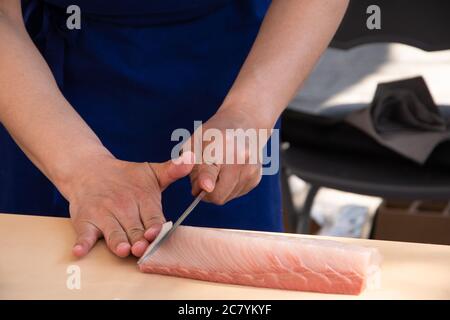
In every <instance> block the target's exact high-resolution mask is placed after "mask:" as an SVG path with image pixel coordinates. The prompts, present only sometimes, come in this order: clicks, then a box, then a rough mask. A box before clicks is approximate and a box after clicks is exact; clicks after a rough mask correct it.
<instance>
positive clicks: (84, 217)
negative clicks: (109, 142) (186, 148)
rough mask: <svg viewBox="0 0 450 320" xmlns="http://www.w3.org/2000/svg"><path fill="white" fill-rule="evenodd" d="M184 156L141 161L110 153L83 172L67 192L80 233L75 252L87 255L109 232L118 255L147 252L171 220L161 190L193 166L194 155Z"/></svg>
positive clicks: (71, 210)
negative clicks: (148, 161) (162, 200)
mask: <svg viewBox="0 0 450 320" xmlns="http://www.w3.org/2000/svg"><path fill="white" fill-rule="evenodd" d="M180 160H181V161H180V162H174V161H172V160H169V161H167V162H164V163H145V162H144V163H135V162H126V161H120V160H117V159H115V158H113V157H107V158H105V159H102V160H101V161H100V162H99V163H97V164H96V165H92V166H91V167H90V168H86V169H85V170H83V171H84V173H83V174H81V175H80V176H79V177H77V179H76V183H75V184H74V185H72V186H70V189H69V190H70V192H68V193H67V198H68V200H69V203H70V216H71V219H72V223H73V225H74V228H75V231H76V233H77V241H76V244H75V245H74V247H73V254H74V255H75V256H77V257H82V256H85V255H86V254H87V253H88V252H89V251H90V250H91V248H92V247H93V246H94V245H95V243H96V242H97V240H98V239H99V238H100V237H102V236H103V237H104V238H105V240H106V244H107V246H108V248H109V249H110V250H111V251H112V252H113V253H114V254H116V255H117V256H119V257H126V256H128V255H129V254H130V252H131V253H132V254H133V255H135V256H137V257H140V256H142V254H143V253H144V252H145V250H146V248H147V246H148V245H149V243H150V242H151V241H153V240H154V238H155V237H156V236H157V234H158V233H159V231H160V229H161V225H162V224H163V223H164V222H165V218H164V215H163V212H162V207H161V192H162V191H163V190H164V189H165V188H166V187H167V186H169V185H170V184H171V183H173V182H174V181H176V180H178V179H180V178H182V177H184V176H186V175H188V174H189V173H190V172H191V170H192V167H193V164H192V163H193V154H192V153H186V154H183V156H182V158H181V159H180Z"/></svg>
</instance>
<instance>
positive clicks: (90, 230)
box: [72, 221, 102, 258]
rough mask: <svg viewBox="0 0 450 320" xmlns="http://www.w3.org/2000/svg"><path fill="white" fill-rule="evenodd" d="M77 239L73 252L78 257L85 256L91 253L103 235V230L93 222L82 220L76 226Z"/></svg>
mask: <svg viewBox="0 0 450 320" xmlns="http://www.w3.org/2000/svg"><path fill="white" fill-rule="evenodd" d="M75 231H76V233H77V240H76V242H75V245H74V246H73V248H72V252H73V254H74V255H75V256H76V257H78V258H81V257H84V256H85V255H87V254H88V253H89V251H90V250H91V249H92V247H93V246H94V244H95V243H96V242H97V240H98V239H99V238H100V237H101V234H102V233H101V231H100V230H99V229H98V228H97V227H96V226H95V225H93V224H91V223H89V222H87V221H82V222H80V223H78V224H77V225H76V226H75Z"/></svg>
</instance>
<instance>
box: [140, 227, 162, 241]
mask: <svg viewBox="0 0 450 320" xmlns="http://www.w3.org/2000/svg"><path fill="white" fill-rule="evenodd" d="M160 230H161V226H152V227H150V228H148V229H147V231H145V233H144V237H145V239H147V240H148V241H153V240H154V239H155V238H156V236H157V235H158V233H159V231H160Z"/></svg>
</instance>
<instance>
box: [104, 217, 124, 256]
mask: <svg viewBox="0 0 450 320" xmlns="http://www.w3.org/2000/svg"><path fill="white" fill-rule="evenodd" d="M101 230H102V232H103V236H104V238H105V240H106V243H107V245H108V247H109V249H110V250H111V251H112V252H113V253H115V254H116V255H117V256H119V257H122V258H124V257H126V256H128V255H129V254H130V250H131V246H130V243H129V242H128V237H127V234H126V233H125V231H124V230H123V228H122V226H121V225H120V223H119V222H118V221H117V219H116V217H115V216H113V215H111V214H110V215H106V216H104V222H103V225H102V227H101Z"/></svg>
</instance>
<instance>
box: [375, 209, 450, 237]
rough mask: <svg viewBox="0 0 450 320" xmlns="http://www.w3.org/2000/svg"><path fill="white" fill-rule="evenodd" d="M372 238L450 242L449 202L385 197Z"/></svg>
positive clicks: (377, 215)
mask: <svg viewBox="0 0 450 320" xmlns="http://www.w3.org/2000/svg"><path fill="white" fill-rule="evenodd" d="M371 238H373V239H379V240H393V241H407V242H421V243H433V244H446V245H450V201H413V202H405V201H392V200H384V201H383V202H382V203H381V205H380V207H379V209H378V211H377V213H376V215H375V220H374V224H373V229H372V236H371Z"/></svg>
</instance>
